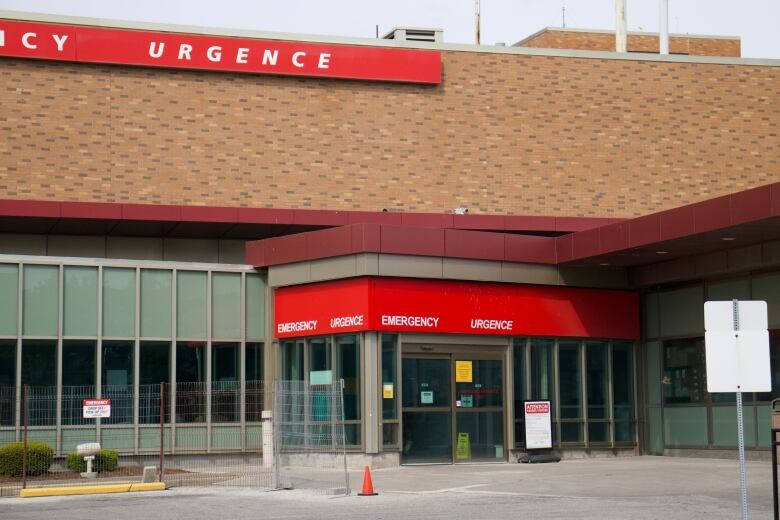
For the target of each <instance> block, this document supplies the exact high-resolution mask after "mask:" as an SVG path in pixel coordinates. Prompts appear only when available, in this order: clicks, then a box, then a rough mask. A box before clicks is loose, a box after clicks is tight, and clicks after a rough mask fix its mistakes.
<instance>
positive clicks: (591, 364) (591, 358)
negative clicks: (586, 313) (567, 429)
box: [585, 341, 609, 443]
mask: <svg viewBox="0 0 780 520" xmlns="http://www.w3.org/2000/svg"><path fill="white" fill-rule="evenodd" d="M607 360H608V354H607V343H606V342H603V341H586V342H585V364H586V370H587V372H586V379H585V381H586V384H587V388H588V440H589V441H590V442H591V443H594V442H596V443H599V442H609V428H608V424H607V423H606V422H599V421H598V420H599V419H601V420H602V421H603V420H604V419H608V418H609V410H608V405H609V401H608V395H607V391H608V390H607V389H608V388H609V386H608V385H609V369H608V366H607Z"/></svg>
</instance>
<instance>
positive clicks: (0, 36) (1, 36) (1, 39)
mask: <svg viewBox="0 0 780 520" xmlns="http://www.w3.org/2000/svg"><path fill="white" fill-rule="evenodd" d="M0 47H5V31H2V30H0Z"/></svg>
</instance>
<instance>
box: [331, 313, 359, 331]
mask: <svg viewBox="0 0 780 520" xmlns="http://www.w3.org/2000/svg"><path fill="white" fill-rule="evenodd" d="M362 325H363V315H362V314H359V315H357V316H340V317H338V318H331V319H330V327H331V328H332V329H338V328H343V327H360V326H362Z"/></svg>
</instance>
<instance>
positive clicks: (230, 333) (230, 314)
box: [211, 273, 241, 339]
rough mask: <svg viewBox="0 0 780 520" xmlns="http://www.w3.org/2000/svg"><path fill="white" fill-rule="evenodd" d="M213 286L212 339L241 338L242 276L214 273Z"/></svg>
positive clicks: (212, 276)
mask: <svg viewBox="0 0 780 520" xmlns="http://www.w3.org/2000/svg"><path fill="white" fill-rule="evenodd" d="M211 284H212V288H211V300H212V303H211V315H212V320H213V322H212V331H211V335H212V337H215V338H224V339H238V338H240V337H241V274H240V273H213V274H212V275H211Z"/></svg>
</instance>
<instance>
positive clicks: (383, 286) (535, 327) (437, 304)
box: [274, 277, 639, 340]
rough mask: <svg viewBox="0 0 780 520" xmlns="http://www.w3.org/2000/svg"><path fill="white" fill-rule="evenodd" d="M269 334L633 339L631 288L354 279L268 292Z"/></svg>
mask: <svg viewBox="0 0 780 520" xmlns="http://www.w3.org/2000/svg"><path fill="white" fill-rule="evenodd" d="M274 314H275V323H274V334H275V336H276V337H277V338H292V337H301V336H316V335H320V334H334V333H345V332H357V331H367V330H375V331H398V332H431V333H454V334H492V335H496V334H504V335H512V336H516V335H526V334H527V335H535V336H559V337H561V336H568V337H586V338H589V337H593V338H614V339H632V340H633V339H639V303H638V296H637V293H635V292H631V291H613V290H600V289H575V288H567V287H553V286H536V285H517V284H501V283H481V282H467V281H449V280H446V281H445V280H422V279H413V278H383V277H361V278H350V279H345V280H336V281H328V282H321V283H313V284H307V285H297V286H291V287H282V288H279V289H277V290H276V291H275V301H274Z"/></svg>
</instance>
